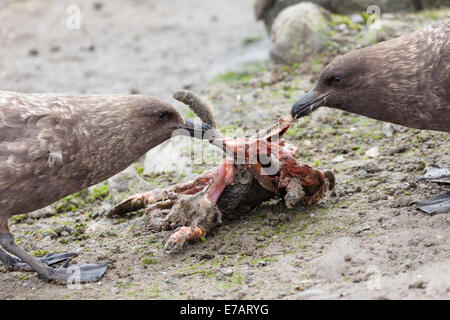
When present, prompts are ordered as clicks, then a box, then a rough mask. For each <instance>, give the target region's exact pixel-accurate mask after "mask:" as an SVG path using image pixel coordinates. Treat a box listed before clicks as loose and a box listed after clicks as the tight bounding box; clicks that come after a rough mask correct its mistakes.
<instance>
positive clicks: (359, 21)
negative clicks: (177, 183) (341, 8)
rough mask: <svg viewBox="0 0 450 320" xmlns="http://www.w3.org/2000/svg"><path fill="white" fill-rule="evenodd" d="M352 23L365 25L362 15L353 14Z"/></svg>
mask: <svg viewBox="0 0 450 320" xmlns="http://www.w3.org/2000/svg"><path fill="white" fill-rule="evenodd" d="M350 21H351V22H353V23H355V24H363V23H364V18H363V17H362V15H360V14H352V15H351V16H350Z"/></svg>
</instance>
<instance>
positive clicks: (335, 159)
mask: <svg viewBox="0 0 450 320" xmlns="http://www.w3.org/2000/svg"><path fill="white" fill-rule="evenodd" d="M344 161H345V157H344V156H343V155H342V154H341V155H338V156H336V157H334V158H333V159H332V160H331V162H334V163H339V162H344Z"/></svg>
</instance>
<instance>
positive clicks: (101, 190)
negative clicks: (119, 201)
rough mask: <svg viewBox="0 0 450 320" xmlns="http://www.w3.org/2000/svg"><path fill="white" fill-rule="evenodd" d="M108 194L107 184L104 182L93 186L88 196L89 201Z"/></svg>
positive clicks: (102, 197) (103, 197)
mask: <svg viewBox="0 0 450 320" xmlns="http://www.w3.org/2000/svg"><path fill="white" fill-rule="evenodd" d="M108 195H109V190H108V185H107V184H104V185H102V186H100V187H97V188H93V189H92V191H91V195H90V196H89V202H94V201H95V200H99V199H105V198H106V197H107V196H108Z"/></svg>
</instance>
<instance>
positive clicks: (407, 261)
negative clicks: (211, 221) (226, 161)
mask: <svg viewBox="0 0 450 320" xmlns="http://www.w3.org/2000/svg"><path fill="white" fill-rule="evenodd" d="M76 2H77V3H78V4H79V6H80V8H81V10H82V11H81V12H82V16H81V17H82V28H81V29H80V30H69V29H67V28H66V26H65V25H66V20H67V17H68V14H67V13H66V9H67V7H68V5H69V4H73V1H70V2H69V1H38V0H35V1H14V2H0V21H2V22H1V23H2V28H1V29H0V39H1V40H0V41H1V44H2V49H1V51H0V52H1V59H0V86H1V88H2V89H3V90H17V91H25V92H74V93H132V92H140V93H146V94H152V95H156V96H160V97H163V98H166V99H168V100H170V101H172V102H173V100H171V94H172V92H174V91H176V90H178V89H180V88H181V87H191V86H193V87H194V89H195V90H196V91H198V92H201V93H202V95H203V96H205V97H206V98H208V100H209V101H211V102H212V103H213V104H214V106H215V107H214V111H215V114H216V115H217V121H218V123H219V124H220V125H221V130H226V129H248V130H251V129H255V128H258V127H261V126H264V125H266V124H270V123H273V121H274V119H276V118H277V117H278V116H280V115H282V114H286V113H287V112H288V111H289V109H290V105H291V104H292V102H293V101H294V100H295V99H296V98H297V97H298V96H299V95H300V94H301V93H302V92H303V91H306V90H308V89H309V88H310V86H311V85H312V83H313V81H314V80H315V77H316V76H317V72H318V70H320V69H321V68H322V67H323V65H324V64H326V62H327V61H326V59H324V60H323V61H316V62H317V63H311V64H309V65H308V66H300V68H298V67H293V68H287V67H273V66H270V65H269V66H267V64H265V63H262V64H256V65H255V64H253V65H252V66H251V67H250V68H249V69H248V67H243V66H244V65H246V64H247V63H249V62H256V61H262V60H264V59H265V57H266V56H267V49H266V48H265V47H266V45H267V39H263V37H264V36H265V34H264V27H263V26H262V25H260V24H258V23H256V22H255V21H254V19H253V12H252V6H251V3H252V1H238V0H232V1H216V0H195V1H194V0H192V1H187V0H177V1H171V5H170V6H167V4H166V1H131V0H130V1H118V0H117V1H104V2H97V3H99V4H95V2H92V1H76ZM192 8H195V10H193V9H192ZM424 17H425V18H424ZM424 17H421V19H420V21H421V23H422V22H423V23H431V22H432V21H430V19H435V17H434V16H433V17H431V18H430V17H429V16H428V15H427V16H425V15H424ZM410 19H416V17H414V16H413V17H410ZM417 27H418V26H417V25H415V24H409V26H408V28H410V29H414V28H417ZM338 53H342V52H338ZM311 66H312V67H311ZM230 69H234V70H239V72H235V73H225V74H224V72H226V71H228V70H230ZM219 74H222V76H221V80H220V81H211V79H214V78H215V77H216V76H217V75H219ZM177 105H178V104H177ZM178 106H179V105H178ZM180 110H183V111H185V109H183V108H181V109H180ZM286 138H287V139H288V140H289V141H290V142H291V143H294V144H296V145H298V146H299V147H300V152H299V154H298V156H297V157H298V159H300V161H302V162H304V163H308V164H311V165H315V166H319V167H321V168H331V169H333V170H334V172H335V173H336V177H337V187H336V190H335V191H334V192H332V193H331V194H330V195H329V196H328V197H327V198H326V199H324V200H323V201H322V202H320V203H319V204H318V205H316V206H313V207H302V206H299V207H297V208H295V209H291V210H288V209H286V208H285V207H284V205H283V204H282V203H281V202H279V201H273V202H270V203H265V204H262V205H261V206H260V207H258V208H257V209H256V210H255V211H254V212H252V213H250V214H248V215H246V216H243V217H236V219H234V220H232V221H225V224H224V226H222V227H220V228H218V229H217V230H216V232H214V233H213V234H211V235H208V237H207V239H206V241H205V242H200V243H195V244H190V245H188V246H187V247H186V248H185V250H184V251H182V252H180V253H178V254H174V255H164V254H163V253H162V250H161V249H162V246H163V244H164V242H165V240H166V239H167V237H168V236H169V235H170V232H158V233H152V232H150V231H148V230H147V229H146V227H145V222H144V221H145V216H144V215H143V213H142V212H140V213H138V214H133V215H130V216H128V217H125V218H122V219H116V220H111V219H107V218H105V217H103V216H102V215H101V212H102V208H105V207H108V206H111V205H113V204H115V203H117V202H118V201H119V200H121V199H123V198H124V197H125V196H129V195H131V194H133V193H134V192H137V191H146V190H149V189H150V188H152V187H158V186H165V185H168V184H169V183H175V182H178V181H183V180H186V179H188V177H186V176H185V175H183V174H180V173H172V174H165V175H159V176H157V175H150V176H145V177H142V175H140V174H139V173H138V172H140V173H142V168H141V164H136V165H135V166H133V167H131V168H130V169H129V170H127V171H126V172H125V173H124V174H123V175H122V176H121V177H119V178H118V179H117V180H115V181H111V183H110V184H109V185H108V187H109V195H108V196H107V197H106V198H105V199H104V200H103V199H102V197H100V198H99V199H96V200H95V199H94V200H92V199H86V198H83V197H75V198H74V199H72V200H67V201H65V202H61V203H60V204H59V206H60V210H59V211H60V213H58V214H56V215H53V216H51V217H48V218H42V219H30V218H28V219H27V218H26V217H24V218H23V219H11V230H12V231H13V233H14V234H15V235H16V237H17V238H18V240H17V242H18V243H20V244H21V245H22V246H24V247H25V248H26V249H27V250H29V251H32V252H33V253H35V254H37V255H39V253H43V252H41V250H57V251H76V252H78V253H79V257H77V258H76V261H77V262H92V263H95V262H102V261H112V262H113V266H112V267H111V268H110V269H109V270H108V271H107V273H106V275H105V276H104V278H102V280H101V281H100V282H98V283H91V284H85V285H82V287H81V288H80V289H70V288H67V287H66V286H61V285H57V284H53V283H46V282H44V281H42V280H40V279H39V278H38V277H37V276H36V275H35V274H30V273H22V272H11V273H8V272H6V270H4V269H3V268H2V267H0V298H2V299H55V298H63V299H87V298H90V299H192V298H199V299H230V298H234V299H252V298H254V299H329V298H332V299H358V298H364V299H396V298H402V299H403V298H413V299H423V298H427V299H428V298H430V299H436V298H441V299H449V298H450V250H449V249H450V233H449V230H450V218H449V216H448V215H445V214H444V215H442V214H441V215H436V216H432V217H431V216H428V215H426V214H424V213H422V212H420V211H418V210H417V209H415V208H414V207H413V206H409V203H410V202H412V201H415V200H422V199H426V198H427V197H429V196H431V195H434V194H438V193H439V192H440V190H442V189H441V188H440V187H439V186H435V185H432V184H427V183H417V182H416V179H417V178H418V177H419V176H421V175H422V174H423V173H424V171H425V170H424V169H425V167H426V166H429V165H431V164H439V165H450V155H449V150H450V137H449V135H448V134H446V133H438V132H427V131H419V130H410V129H405V128H401V127H395V126H394V127H392V126H386V125H383V124H382V123H380V122H377V121H374V120H370V119H367V118H364V117H360V116H355V115H349V114H345V113H343V112H337V111H331V110H328V109H323V110H321V111H319V112H317V113H316V114H315V115H314V116H313V117H311V118H309V119H305V120H302V121H301V123H300V124H299V125H298V126H297V127H296V128H293V129H291V130H290V131H289V132H288V133H287V134H286ZM372 147H377V148H378V151H379V154H378V155H375V156H373V157H371V156H368V155H366V152H367V151H368V150H369V149H371V148H372ZM337 156H341V157H340V158H341V159H340V160H339V162H336V157H337ZM333 160H334V161H333ZM341 160H342V161H341ZM206 167H208V166H199V165H196V166H190V168H189V170H190V171H191V172H193V173H200V172H201V171H202V170H205V169H206ZM123 185H125V186H123ZM117 190H119V191H117ZM92 192H94V191H92ZM52 210H53V211H55V209H50V211H52ZM62 211H67V212H62ZM64 226H66V227H68V228H69V229H68V233H69V235H67V234H66V236H61V232H59V234H58V233H55V231H54V230H58V229H59V231H61V228H63V227H64Z"/></svg>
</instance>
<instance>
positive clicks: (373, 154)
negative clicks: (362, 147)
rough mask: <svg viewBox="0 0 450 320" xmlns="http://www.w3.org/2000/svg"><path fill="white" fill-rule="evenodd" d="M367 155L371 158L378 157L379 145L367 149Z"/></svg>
mask: <svg viewBox="0 0 450 320" xmlns="http://www.w3.org/2000/svg"><path fill="white" fill-rule="evenodd" d="M365 155H366V156H367V157H369V158H376V157H379V156H380V150H379V149H378V147H372V148H370V149H369V150H367V152H366V154H365Z"/></svg>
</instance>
